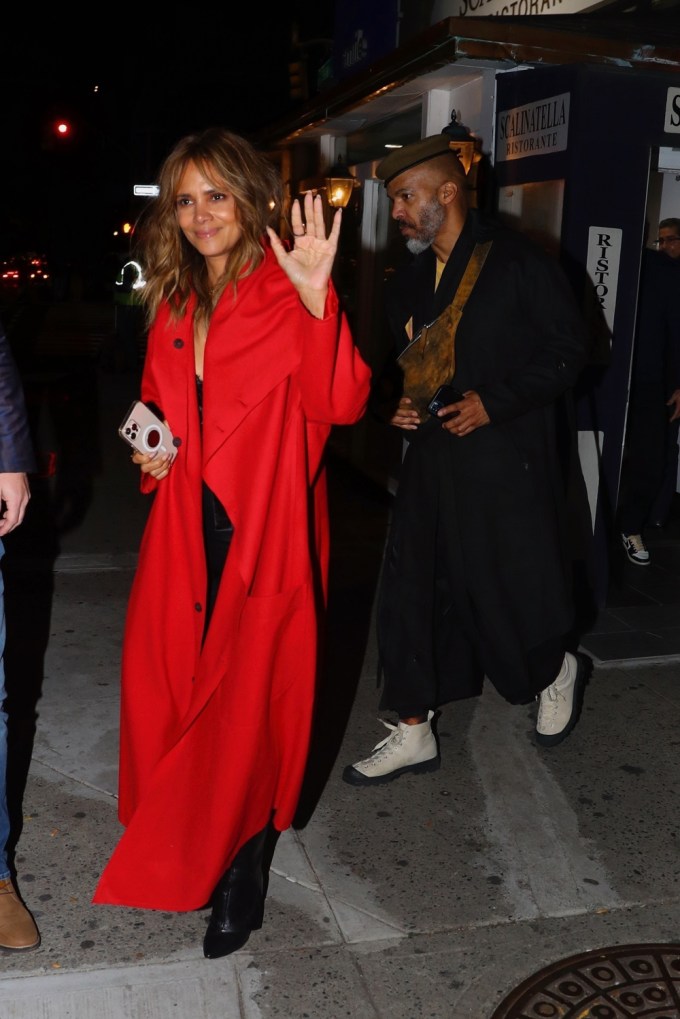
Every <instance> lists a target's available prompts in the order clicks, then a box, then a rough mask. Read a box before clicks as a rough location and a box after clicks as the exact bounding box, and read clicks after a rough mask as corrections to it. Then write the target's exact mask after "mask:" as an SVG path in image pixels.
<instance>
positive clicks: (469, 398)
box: [437, 389, 490, 435]
mask: <svg viewBox="0 0 680 1019" xmlns="http://www.w3.org/2000/svg"><path fill="white" fill-rule="evenodd" d="M463 395H464V399H462V400H459V401H458V402H457V403H451V404H449V405H448V407H442V408H441V410H439V411H437V417H438V418H446V417H447V416H448V415H449V414H450V415H451V417H450V418H449V419H448V421H447V420H444V421H442V428H445V429H446V431H447V432H451V434H452V435H469V434H470V432H474V431H475V429H476V428H480V427H481V426H482V425H488V424H489V420H490V419H489V415H488V414H487V413H486V411H485V410H484V404H483V403H482V401H481V399H480V397H479V394H478V393H475V391H474V389H468V391H467V392H466V393H464V394H463Z"/></svg>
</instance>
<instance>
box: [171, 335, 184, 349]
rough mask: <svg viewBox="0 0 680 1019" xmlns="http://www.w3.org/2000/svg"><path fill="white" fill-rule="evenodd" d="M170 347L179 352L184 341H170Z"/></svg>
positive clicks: (178, 339)
mask: <svg viewBox="0 0 680 1019" xmlns="http://www.w3.org/2000/svg"><path fill="white" fill-rule="evenodd" d="M172 345H173V347H176V348H177V350H180V349H181V348H182V347H183V346H184V340H180V338H179V337H177V339H176V340H173V341H172Z"/></svg>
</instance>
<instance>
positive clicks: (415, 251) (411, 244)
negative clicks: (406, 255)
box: [406, 237, 434, 255]
mask: <svg viewBox="0 0 680 1019" xmlns="http://www.w3.org/2000/svg"><path fill="white" fill-rule="evenodd" d="M433 240H434V237H433V238H432V240H430V241H424V240H420V239H419V238H418V237H409V239H408V240H407V241H406V247H407V248H408V250H409V251H410V252H411V254H412V255H419V254H420V252H421V251H426V250H427V248H429V247H430V245H431V244H432V241H433Z"/></svg>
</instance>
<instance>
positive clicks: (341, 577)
mask: <svg viewBox="0 0 680 1019" xmlns="http://www.w3.org/2000/svg"><path fill="white" fill-rule="evenodd" d="M89 378H90V382H91V386H92V385H93V386H94V387H95V388H94V391H93V390H92V388H91V387H90V388H89V389H88V390H87V391H88V392H89V393H90V395H91V396H92V395H93V393H94V395H96V401H95V402H96V420H95V423H94V424H93V425H92V428H91V431H90V433H89V434H88V436H87V439H88V449H89V451H90V454H89V455H90V456H91V459H92V463H91V466H92V467H93V468H94V469H93V470H92V472H91V473H89V474H88V475H87V477H86V478H85V479H84V478H83V477H82V476H81V477H77V476H76V477H75V480H74V475H73V474H71V484H70V486H67V492H66V493H65V494H64V493H62V494H61V495H60V498H61V500H62V503H63V512H64V514H65V516H66V518H67V519H70V520H71V524H70V526H69V527H68V528H67V529H66V530H64V531H62V532H61V533H59V534H54V533H51V534H50V533H49V528H45V529H44V531H45V532H46V533H43V534H42V536H40V528H39V523H40V521H41V519H43V518H42V517H41V505H40V504H41V498H42V496H43V495H44V496H45V497H47V495H49V496H50V498H52V499H53V498H54V490H53V489H54V485H55V483H56V482H55V479H44V481H43V482H42V486H43V489H44V491H42V492H41V491H38V493H37V497H36V499H35V500H34V503H35V505H34V507H33V510H34V519H33V520H32V521H30V522H29V524H28V525H27V528H26V535H25V536H22V537H23V543H22V542H20V541H18V540H17V542H16V544H15V546H14V547H13V548H11V549H10V550H9V552H8V571H7V573H8V575H7V584H8V586H10V587H13V590H12V592H11V594H10V596H9V602H8V616H9V615H10V612H12V613H13V625H14V627H15V632H16V633H17V635H18V636H17V641H18V640H19V639H20V638H21V640H22V644H21V648H22V655H21V656H17V655H16V654H15V655H14V657H13V658H11V660H10V662H9V665H10V667H11V669H12V670H13V680H12V681H13V683H14V686H15V688H16V687H17V686H18V685H20V684H19V683H18V673H17V670H18V669H19V668H20V667H21V665H22V661H23V662H25V661H29V664H30V668H29V669H28V678H29V682H28V683H27V686H28V688H29V689H28V691H27V692H26V693H25V697H24V701H23V707H24V709H25V710H24V712H23V715H24V719H23V720H24V724H25V726H26V727H27V728H28V729H30V724H29V723H30V720H31V718H33V716H32V715H31V712H30V710H29V707H30V705H31V703H33V704H34V706H35V716H34V717H35V723H34V729H33V731H32V732H31V738H32V740H33V746H32V754H31V756H30V761H26V762H25V767H26V777H25V789H24V790H23V817H22V823H21V832H20V838H19V844H18V849H17V870H18V877H19V887H20V889H21V891H22V893H23V895H24V897H25V899H26V901H27V903H28V905H29V907H30V908H31V909H32V910H33V912H34V914H35V916H36V920H37V922H38V925H39V927H40V931H41V934H42V946H41V948H40V949H39V950H38V951H36V952H33V953H29V954H26V955H4V956H1V957H0V1019H67V1017H68V1019H91V1017H92V1016H98V1017H100V1019H160V1017H163V1019H166V1017H169V1016H176V1017H178V1019H274V1017H277V1019H278V1017H281V1019H343V1017H345V1016H348V1017H349V1016H351V1017H355V1019H491V1016H492V1014H493V1012H494V1009H495V1008H496V1007H497V1006H498V1005H499V1004H500V1002H501V1001H502V1000H503V999H504V997H505V996H506V995H507V994H508V993H509V992H510V991H511V990H512V989H513V988H514V987H516V986H517V985H518V984H519V983H520V982H521V981H523V980H524V979H526V978H527V977H529V976H530V975H531V974H533V973H535V972H536V971H537V970H539V969H540V968H542V967H543V966H545V965H547V964H549V963H552V962H555V961H557V960H560V959H562V958H564V957H566V956H568V955H571V954H574V953H576V952H581V951H586V950H588V949H594V948H599V947H603V946H608V945H612V944H628V943H638V942H655V943H657V942H666V941H669V942H675V941H677V940H678V937H679V935H680V887H679V882H678V870H679V862H680V858H679V850H678V841H679V839H678V833H677V818H678V816H679V814H678V810H677V798H678V792H677V782H676V781H675V777H676V775H677V769H678V765H677V756H678V754H677V745H678V737H677V731H678V722H679V721H680V687H679V685H678V664H677V661H676V660H674V659H669V660H665V661H661V662H655V663H654V664H651V665H650V664H645V662H641V661H635V660H633V661H630V662H629V663H627V664H626V665H625V666H620V665H619V666H617V667H616V668H611V667H610V668H607V667H600V666H597V667H596V668H595V670H594V673H593V676H592V678H591V680H590V683H589V685H588V688H587V691H586V695H585V702H584V709H583V714H582V718H581V722H580V724H579V726H578V727H577V729H576V730H575V731H574V733H573V734H572V735H571V736H570V738H569V739H568V740H566V741H565V743H564V744H562V745H561V746H559V747H556V748H554V749H553V750H550V751H543V750H539V749H538V748H537V747H536V746H535V745H534V744H533V742H532V730H533V719H534V711H533V709H532V708H529V707H519V708H517V707H514V708H513V707H510V706H509V705H507V704H505V702H503V701H502V700H501V699H500V698H499V697H498V696H497V695H496V694H495V693H494V691H493V689H492V688H490V687H489V688H488V689H486V691H485V693H484V695H483V696H482V697H481V698H479V699H478V700H477V701H475V702H469V703H468V702H464V703H462V704H460V705H458V706H456V707H453V706H451V707H447V708H446V709H444V711H443V713H442V715H441V718H440V719H439V737H440V742H441V747H442V766H441V770H440V771H439V772H437V773H434V774H431V775H425V776H405V777H402V778H401V779H399V780H398V781H396V782H394V783H392V784H390V785H387V786H383V787H378V788H369V789H355V788H353V787H350V786H348V785H346V784H345V783H343V782H342V780H341V773H342V769H343V767H344V765H345V764H346V763H348V762H350V761H354V760H356V759H357V758H358V757H361V756H364V755H365V754H366V753H367V752H368V751H369V750H370V749H371V748H372V747H373V746H374V745H375V743H377V742H378V740H379V739H382V738H383V735H384V734H386V733H385V730H384V729H383V728H382V726H381V725H380V723H379V722H378V721H377V707H376V706H377V701H378V690H377V687H376V671H377V662H376V650H375V642H374V629H373V619H372V609H373V596H374V592H375V582H376V579H377V572H378V569H379V565H380V555H381V551H382V541H383V538H384V529H385V526H386V522H387V513H388V504H387V501H386V500H385V499H384V498H383V497H381V496H380V494H379V493H377V492H376V491H374V490H372V489H371V488H370V486H366V485H362V484H360V483H359V484H357V483H356V481H355V480H353V479H352V478H351V476H350V475H349V474H348V473H347V472H345V471H344V470H343V469H342V468H341V467H338V468H336V469H335V470H334V471H333V474H332V486H331V494H332V507H333V535H334V555H333V565H332V574H331V604H330V620H329V649H328V669H327V677H326V682H325V685H324V688H323V690H322V691H321V696H320V702H319V716H318V725H317V733H316V738H315V741H314V745H313V750H312V757H311V761H310V769H309V776H308V781H307V783H306V786H305V790H304V795H303V800H302V803H301V807H300V812H299V817H298V822H297V824H296V827H295V828H294V829H292V830H291V831H289V832H286V833H285V834H284V835H283V836H282V837H281V839H280V840H279V843H278V845H277V849H276V853H275V855H274V860H273V867H272V874H271V880H270V886H269V894H268V898H267V903H266V910H265V922H264V926H263V928H262V930H261V931H259V932H256V933H254V934H253V935H252V937H251V938H250V940H249V942H248V944H247V945H246V946H245V948H244V949H242V950H241V951H240V952H238V953H236V954H235V955H233V956H231V957H229V958H227V959H224V960H214V961H208V960H205V959H204V958H203V955H202V948H201V942H202V936H203V932H204V930H205V924H206V922H207V918H208V913H207V911H199V912H196V913H188V914H169V913H160V912H153V911H141V910H128V909H122V908H114V907H102V906H96V907H95V906H92V905H91V903H90V899H91V895H92V892H93V889H94V886H95V883H96V881H97V878H98V876H99V873H100V872H101V869H102V866H103V864H104V862H105V861H106V859H107V858H108V856H109V854H110V852H111V851H112V849H113V847H114V845H115V843H116V841H117V839H118V837H119V835H120V827H119V825H118V822H117V819H116V767H117V748H118V743H117V739H118V660H119V649H120V637H121V632H122V626H123V619H124V612H125V604H126V598H127V593H128V591H129V586H130V582H131V580H132V576H133V570H134V565H135V561H136V551H137V547H138V543H139V538H140V535H141V532H142V528H143V524H144V519H145V512H146V505H145V500H144V499H143V498H142V497H141V496H140V495H139V494H138V490H137V479H136V475H135V472H131V471H130V465H129V460H128V456H127V452H126V449H125V447H124V446H123V444H122V442H121V441H120V440H119V439H118V438H117V436H116V434H115V432H116V427H117V425H118V423H119V421H120V419H121V417H122V415H123V413H124V412H125V410H126V409H127V405H128V403H129V402H130V401H131V399H132V398H133V397H134V396H135V395H136V391H135V387H136V379H135V378H134V377H132V376H115V375H107V374H105V373H103V372H102V371H101V370H100V369H98V368H95V369H94V371H93V372H92V373H90V375H89ZM43 411H44V408H43ZM42 427H43V429H45V431H44V432H43V434H47V435H49V433H50V427H49V422H48V423H47V424H46V423H45V422H44V421H43V422H42ZM81 435H83V441H85V438H86V437H85V435H84V433H83V432H81ZM74 459H75V461H76V462H77V460H78V457H77V454H76V456H75V458H74ZM50 486H52V488H50ZM39 487H40V486H39ZM83 493H85V495H84V494H83ZM69 514H70V516H69ZM31 698H33V701H32V702H31ZM168 824H172V818H168ZM197 865H200V861H197Z"/></svg>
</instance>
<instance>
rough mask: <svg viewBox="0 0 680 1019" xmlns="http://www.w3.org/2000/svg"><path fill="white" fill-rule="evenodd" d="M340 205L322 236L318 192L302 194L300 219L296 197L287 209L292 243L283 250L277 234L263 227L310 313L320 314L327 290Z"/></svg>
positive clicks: (321, 214)
mask: <svg viewBox="0 0 680 1019" xmlns="http://www.w3.org/2000/svg"><path fill="white" fill-rule="evenodd" d="M341 219H342V209H336V212H335V215H334V216H333V224H332V226H331V231H330V233H329V235H328V237H327V236H326V225H325V223H324V217H323V202H322V200H321V196H320V195H317V196H316V198H312V196H311V194H309V193H308V194H306V195H305V206H304V222H303V217H302V210H301V208H300V202H299V201H298V199H297V198H296V199H295V201H294V202H293V206H292V209H291V226H292V228H293V238H294V241H295V246H294V247H293V249H292V250H291V251H287V250H286V248H285V247H284V245H283V244H282V243H281V240H280V238H279V237H278V235H277V234H276V233H275V232H274V230H272V228H271V227H267V233H268V234H269V239H270V240H271V245H272V250H273V252H274V254H275V255H276V260H277V261H278V263H279V265H280V266H281V268H282V269H283V271H284V272H285V274H286V275H287V276H288V278H289V280H290V281H291V283H292V284H293V286H294V287H295V289H296V290H297V291H298V293H299V295H300V299H301V301H302V302H303V304H304V305H305V307H306V308H307V310H308V311H309V312H311V314H312V315H315V316H316V318H322V317H323V312H324V307H325V304H326V296H327V294H328V281H329V279H330V275H331V270H332V268H333V262H334V260H335V255H336V252H337V250H338V238H339V237H340V221H341Z"/></svg>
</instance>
